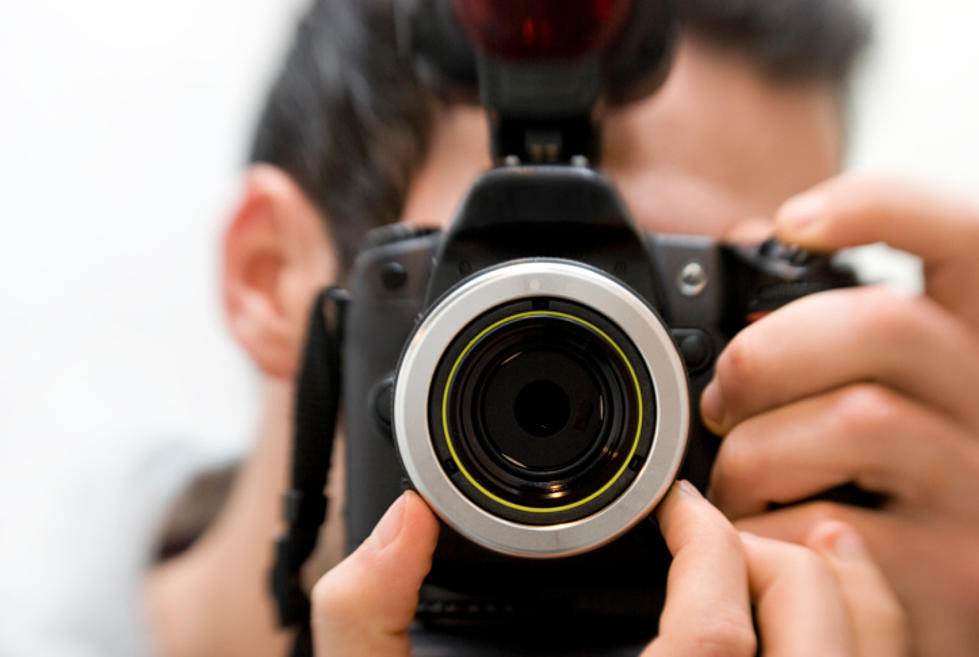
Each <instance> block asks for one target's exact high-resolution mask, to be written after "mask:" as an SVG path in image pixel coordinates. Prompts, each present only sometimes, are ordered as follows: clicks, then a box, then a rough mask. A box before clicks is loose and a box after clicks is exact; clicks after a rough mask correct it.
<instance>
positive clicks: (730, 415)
mask: <svg viewBox="0 0 979 657" xmlns="http://www.w3.org/2000/svg"><path fill="white" fill-rule="evenodd" d="M858 381H876V382H878V383H881V384H883V385H886V386H888V387H890V388H893V389H894V390H897V391H899V392H901V393H903V394H905V395H907V396H909V397H912V398H914V399H918V400H921V401H923V402H925V403H927V404H930V405H932V406H934V407H935V408H937V409H940V410H942V411H944V412H947V413H949V414H951V415H952V416H953V417H955V418H958V419H960V420H961V421H962V422H963V423H964V424H965V425H966V426H967V427H970V428H974V429H976V428H979V405H977V404H976V403H975V392H974V391H975V390H976V389H977V387H979V338H977V337H976V336H974V335H972V334H971V333H970V332H969V331H968V330H967V329H966V328H965V326H964V325H963V324H962V323H961V322H959V321H958V320H956V319H955V318H954V317H953V316H952V315H951V314H950V313H949V312H948V311H947V310H945V309H943V308H941V307H940V306H938V305H937V304H935V303H934V302H933V301H930V300H929V299H927V298H925V297H909V296H907V295H904V294H900V293H897V292H895V291H893V290H890V289H888V288H884V287H867V288H858V289H846V290H833V291H829V292H824V293H821V294H815V295H812V296H809V297H805V298H803V299H799V300H798V301H795V302H793V303H791V304H789V305H787V306H785V307H784V308H781V309H780V310H778V311H777V312H774V313H772V314H771V315H769V316H767V317H765V318H764V319H762V320H760V321H758V322H756V323H755V324H753V325H751V326H749V327H748V328H746V329H745V330H743V331H741V333H739V334H738V335H737V336H735V338H734V339H733V340H732V341H731V343H730V344H729V345H728V346H727V348H726V349H725V350H724V352H723V353H722V354H721V356H720V357H719V358H718V361H717V366H716V372H715V375H714V380H713V381H712V382H711V383H710V385H709V386H708V387H707V389H706V390H705V391H704V395H703V397H702V398H701V411H702V414H703V415H704V420H705V422H707V424H708V426H709V427H710V428H711V429H712V430H714V431H715V432H717V433H721V434H723V433H726V432H727V431H729V430H730V429H731V428H732V427H733V426H734V425H736V424H737V423H739V422H741V421H743V420H745V419H747V418H748V417H751V416H753V415H757V414H758V413H761V412H763V411H766V410H770V409H772V408H775V407H777V406H781V405H783V404H786V403H789V402H792V401H795V400H798V399H801V398H804V397H808V396H811V395H814V394H818V393H821V392H826V391H829V390H832V389H835V388H840V387H843V386H845V385H847V384H850V383H854V382H858Z"/></svg>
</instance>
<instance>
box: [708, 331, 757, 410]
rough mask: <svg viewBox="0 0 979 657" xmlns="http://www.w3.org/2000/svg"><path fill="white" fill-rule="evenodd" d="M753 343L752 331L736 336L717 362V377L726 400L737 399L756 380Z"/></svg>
mask: <svg viewBox="0 0 979 657" xmlns="http://www.w3.org/2000/svg"><path fill="white" fill-rule="evenodd" d="M752 343H753V340H752V338H751V331H750V330H745V331H742V332H741V333H738V334H737V335H736V336H734V339H733V340H731V342H730V343H729V344H728V345H727V347H726V348H725V349H724V352H723V353H722V354H721V356H720V358H718V360H717V367H716V376H717V380H718V382H719V383H720V384H721V389H722V391H723V393H724V399H725V400H730V399H733V398H735V397H736V396H737V392H738V391H739V390H741V389H742V388H744V387H745V386H749V385H750V384H751V382H752V381H754V380H755V378H756V375H757V372H756V367H755V364H756V362H757V358H756V357H755V347H754V345H753V344H752Z"/></svg>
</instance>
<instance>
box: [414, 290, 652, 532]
mask: <svg viewBox="0 0 979 657" xmlns="http://www.w3.org/2000/svg"><path fill="white" fill-rule="evenodd" d="M652 398H653V395H652V384H651V381H650V379H649V375H648V373H647V372H646V370H645V367H643V365H642V361H641V359H640V358H639V355H638V353H637V352H636V349H635V347H634V346H633V345H632V343H631V342H630V341H629V340H628V338H627V337H626V336H625V335H624V334H623V333H622V332H621V331H620V330H619V329H618V327H616V326H615V325H614V324H612V322H610V321H609V320H608V319H606V318H605V317H603V316H602V315H600V314H598V313H596V312H594V311H592V310H590V309H588V308H586V307H584V306H580V305H578V304H575V303H573V302H569V301H565V300H559V299H523V300H519V301H515V302H511V303H508V304H505V305H503V306H500V307H497V308H494V309H493V310H491V311H489V312H487V313H484V314H483V315H482V316H480V317H479V318H477V319H476V320H474V321H473V322H472V323H470V325H469V326H467V327H466V328H465V329H464V330H463V331H462V332H461V333H460V334H459V335H458V336H456V339H455V340H454V341H453V342H452V343H451V344H450V346H449V348H448V349H447V350H446V352H445V354H444V356H443V358H442V361H441V362H440V364H439V367H438V368H437V374H436V377H435V381H434V382H433V386H432V389H431V394H430V422H431V426H432V427H433V428H440V429H441V431H434V432H433V436H432V438H433V446H434V447H435V449H436V452H437V453H438V455H439V458H440V460H441V461H442V463H443V467H444V469H445V470H446V473H447V474H449V475H450V477H451V478H452V481H453V483H455V485H456V486H457V487H458V488H459V489H460V490H461V491H462V492H463V493H464V494H465V495H466V496H467V497H468V498H469V499H470V500H471V501H473V502H474V503H476V504H477V505H479V506H481V507H483V508H484V509H486V510H488V511H490V512H492V513H494V514H496V515H499V516H502V517H505V518H508V519H510V520H514V521H518V522H523V523H528V524H552V523H558V522H567V521H570V520H574V519H577V518H580V517H583V516H585V515H589V514H591V513H594V512H595V511H596V510H598V509H601V508H602V507H604V506H605V505H607V504H609V503H610V502H611V501H612V500H614V499H615V498H616V497H617V496H618V495H619V494H620V493H621V492H622V491H623V490H624V489H625V488H627V487H628V485H629V483H630V482H631V481H632V479H633V478H634V477H635V474H636V472H637V471H638V469H639V467H640V466H641V464H642V462H643V460H644V459H645V456H646V455H648V453H649V450H650V447H651V442H652V426H653V425H654V417H653V415H654V405H653V403H652Z"/></svg>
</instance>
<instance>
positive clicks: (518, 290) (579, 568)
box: [342, 2, 853, 632]
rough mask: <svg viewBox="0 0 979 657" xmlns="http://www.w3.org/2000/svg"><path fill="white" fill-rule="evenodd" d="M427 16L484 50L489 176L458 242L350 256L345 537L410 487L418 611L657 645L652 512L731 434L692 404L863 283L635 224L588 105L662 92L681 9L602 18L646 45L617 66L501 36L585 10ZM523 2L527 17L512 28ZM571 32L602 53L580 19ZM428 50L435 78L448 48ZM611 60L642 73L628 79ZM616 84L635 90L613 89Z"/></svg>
mask: <svg viewBox="0 0 979 657" xmlns="http://www.w3.org/2000/svg"><path fill="white" fill-rule="evenodd" d="M421 4H422V10H418V11H419V13H420V14H421V16H423V21H422V24H423V26H424V30H427V38H429V39H433V38H435V37H432V35H431V32H432V31H433V30H434V28H433V27H432V25H433V24H436V25H437V24H442V25H448V26H449V27H448V28H446V29H449V30H451V29H453V26H452V23H453V21H454V22H455V23H456V26H455V34H456V37H455V38H456V39H458V38H459V36H458V35H459V34H460V33H461V34H463V35H468V37H469V38H470V40H471V41H474V42H476V43H477V48H476V49H475V51H474V52H475V55H473V54H470V57H473V56H475V58H476V64H475V76H476V78H477V79H478V82H479V86H480V90H481V94H482V99H483V103H484V105H486V106H487V108H488V110H489V116H490V126H491V128H490V129H491V134H492V144H493V148H494V157H495V160H496V162H497V166H495V167H494V168H492V169H491V170H489V171H488V172H486V173H485V174H484V175H482V176H481V177H480V178H479V180H478V181H477V182H476V183H475V184H474V186H473V187H472V189H471V190H470V191H469V193H468V195H467V197H466V198H465V200H464V201H463V203H462V206H461V208H460V209H459V211H458V213H457V215H456V216H455V218H454V219H453V221H452V222H451V224H450V225H449V227H448V228H447V229H446V230H444V231H441V230H433V229H415V228H410V227H407V226H402V225H395V226H387V227H383V228H381V229H378V230H376V231H375V232H374V233H372V234H371V235H370V236H369V237H368V240H367V243H366V245H365V247H364V248H363V250H362V252H361V253H360V255H359V257H358V259H357V261H356V263H355V265H354V269H353V272H352V274H351V277H350V302H349V305H348V307H347V310H346V319H345V343H344V349H343V363H344V365H343V382H342V388H343V391H344V400H345V402H344V416H345V428H346V436H347V446H346V454H347V458H346V470H347V501H346V504H347V529H348V539H347V540H348V546H349V548H350V549H353V548H354V547H356V546H357V545H358V544H359V543H360V542H361V541H362V540H363V539H364V538H365V537H366V536H367V535H368V534H369V533H370V531H371V529H372V528H373V526H374V525H375V523H376V522H377V520H378V519H379V518H380V516H381V515H382V514H383V512H384V510H385V509H386V508H387V507H388V506H389V505H390V504H391V502H393V500H394V499H395V498H396V497H397V496H398V494H399V493H400V492H401V490H402V487H403V486H409V487H411V488H414V489H415V490H416V491H417V492H418V493H419V494H420V495H421V496H422V497H423V498H424V499H425V500H426V501H427V502H428V504H429V505H430V506H431V507H432V509H433V510H434V511H435V512H436V513H437V515H438V516H439V517H440V518H441V520H442V521H443V522H444V524H445V528H444V529H443V536H442V539H441V541H440V544H439V548H438V550H437V552H436V558H435V563H434V566H433V571H432V574H431V576H430V577H429V579H428V581H427V584H426V588H425V589H424V590H423V595H422V603H421V606H420V608H419V612H420V615H421V616H422V617H424V618H426V619H427V620H429V621H433V622H444V621H447V620H451V621H452V622H456V623H463V622H491V621H492V620H493V619H501V618H506V619H507V620H508V622H512V621H513V620H514V619H524V620H528V622H534V623H540V622H543V620H544V619H545V618H548V617H553V619H555V621H556V620H557V619H559V618H566V617H567V616H566V614H567V613H577V614H582V613H586V614H596V615H601V616H606V617H615V618H618V619H623V620H624V622H625V623H626V624H628V623H629V622H632V621H636V622H637V623H638V622H640V621H641V622H642V623H644V624H645V628H646V630H647V632H648V629H649V627H650V624H649V622H648V621H649V620H650V619H652V623H653V627H654V626H655V618H656V616H657V614H658V604H659V603H658V599H659V597H660V596H661V589H662V586H663V582H664V577H665V573H666V570H667V567H668V563H669V555H668V553H667V552H666V550H665V547H664V546H663V544H662V540H661V538H660V536H659V533H658V531H657V529H656V526H655V521H654V520H652V519H651V517H650V514H651V512H652V511H653V509H654V508H655V507H656V505H657V503H658V502H659V501H660V500H661V499H662V497H663V496H664V495H665V493H666V491H667V490H668V488H669V487H670V485H671V484H672V482H673V481H674V480H675V479H676V478H677V477H678V476H679V477H683V478H686V479H689V480H690V481H692V482H693V483H694V484H695V485H696V486H698V487H699V488H701V489H704V488H705V487H706V485H707V483H708V481H709V473H710V467H711V463H712V462H713V459H714V456H715V454H716V451H717V447H718V441H717V439H716V438H715V437H714V436H712V435H711V434H710V433H709V432H708V431H707V430H706V429H705V428H704V426H703V425H702V424H701V422H700V420H699V414H698V413H697V412H696V401H697V400H698V399H699V396H700V393H701V391H702V390H703V388H704V386H705V385H706V383H707V382H708V381H709V380H710V377H711V373H712V369H713V365H714V362H715V360H716V358H717V356H718V354H719V353H720V352H721V350H722V349H723V347H724V346H725V344H726V343H727V342H728V340H729V339H730V338H731V336H733V335H734V334H735V333H736V332H737V331H738V330H740V329H741V328H743V327H744V326H746V325H747V324H748V323H749V322H750V321H753V320H754V319H756V318H757V317H759V316H761V315H763V314H764V313H766V312H768V311H771V310H773V309H775V308H777V307H779V306H781V305H783V304H785V303H787V302H789V301H791V300H793V299H795V298H798V297H799V296H802V295H805V294H809V293H812V292H817V291H821V290H825V289H829V288H831V287H838V286H844V285H851V284H853V280H852V278H851V277H850V276H849V275H848V274H847V273H846V272H843V271H840V270H837V269H835V268H834V267H833V266H832V264H831V262H830V261H829V259H827V258H825V257H819V256H814V255H812V254H808V253H805V252H802V251H798V250H796V249H793V248H790V247H786V246H782V245H779V244H777V243H776V242H774V241H770V242H766V243H764V244H761V245H757V246H753V247H735V246H727V245H723V244H720V243H719V242H717V241H716V240H714V239H711V238H705V237H699V236H683V235H662V234H643V233H642V232H640V231H639V230H637V228H636V226H635V225H634V223H633V221H632V219H631V218H630V216H629V213H628V210H627V209H626V207H625V206H624V204H623V202H622V201H621V199H620V198H619V196H618V194H617V192H616V190H615V189H614V187H613V185H612V184H611V183H610V182H609V180H608V179H607V178H605V177H604V176H603V175H602V173H601V172H600V170H599V169H598V168H596V167H595V166H593V164H594V162H596V160H597V155H598V143H599V139H598V137H599V128H600V121H596V120H595V119H594V106H595V102H596V100H597V99H598V98H599V97H600V96H603V94H604V97H607V96H612V97H615V96H616V95H617V96H618V97H629V96H630V94H632V95H634V94H635V93H636V92H635V91H634V87H640V88H643V89H644V90H645V91H644V93H648V91H649V90H650V89H651V88H655V87H656V86H658V84H659V83H660V82H661V81H662V79H663V75H664V68H668V62H669V52H670V45H671V41H672V38H673V34H674V24H673V22H672V20H671V18H670V16H671V14H670V11H671V7H670V5H669V3H652V2H650V3H639V2H636V3H622V2H619V3H612V4H613V5H616V6H618V7H620V8H622V7H624V8H625V9H626V13H625V14H623V15H622V16H621V17H619V19H615V20H613V18H614V17H606V18H608V20H610V21H612V22H614V23H616V24H617V25H618V26H619V27H618V28H616V29H620V30H621V29H625V28H623V27H622V26H624V25H629V26H631V28H630V30H631V32H630V34H627V35H626V36H624V37H621V38H619V39H618V40H617V41H615V42H616V43H625V44H626V45H625V46H615V47H611V50H612V54H609V48H606V50H605V51H602V50H601V48H600V47H599V46H596V45H594V44H598V43H601V42H602V37H601V36H600V35H595V36H594V38H592V39H591V41H590V43H591V44H592V45H591V46H589V48H586V50H587V51H588V52H591V51H592V50H594V51H595V53H596V54H595V55H594V56H593V57H589V56H588V55H587V54H585V55H581V54H577V55H575V56H574V57H569V56H568V54H567V53H566V52H563V51H562V52H561V53H559V55H558V56H551V55H550V54H549V53H543V54H542V53H541V52H539V51H538V50H539V47H540V46H539V44H536V43H532V44H524V45H523V46H521V45H520V43H517V45H516V46H514V45H513V44H512V43H510V42H509V41H508V39H507V38H505V35H506V34H507V32H506V31H505V29H504V28H506V26H507V25H508V24H512V25H513V26H514V28H513V29H514V30H518V29H520V30H523V33H524V34H525V35H526V33H528V32H531V31H532V30H528V29H526V28H525V27H520V26H526V25H527V24H534V23H533V21H538V22H540V21H546V20H551V21H552V22H553V25H552V26H551V27H550V28H549V29H550V32H551V33H552V34H555V35H556V36H555V37H554V38H553V43H552V45H551V48H552V49H556V50H560V49H561V48H562V47H563V46H562V45H561V44H562V43H563V41H562V38H563V37H561V36H560V35H561V29H560V26H561V25H563V23H562V20H564V19H563V18H562V16H567V15H569V14H570V15H574V14H575V12H574V11H570V9H573V8H569V7H567V6H565V4H566V3H564V4H562V5H561V7H563V9H560V11H558V10H557V9H555V13H554V14H551V15H548V14H547V7H546V6H545V5H548V4H549V3H542V5H537V6H535V7H530V5H533V3H512V2H511V3H509V4H508V7H509V9H506V10H505V9H502V8H501V9H499V12H498V13H497V14H493V15H491V16H490V18H486V17H485V16H484V17H482V18H479V17H476V18H475V19H474V18H473V17H472V16H467V14H466V11H467V6H468V5H471V4H473V3H467V2H456V3H444V2H429V3H421ZM483 4H484V5H485V4H486V3H483ZM488 4H490V5H494V3H488ZM504 4H507V3H503V2H497V3H495V5H501V6H502V5H504ZM550 4H551V5H552V8H557V7H558V5H557V4H555V3H550ZM572 4H576V5H584V4H589V5H592V4H595V5H597V4H606V5H607V4H608V3H572ZM517 5H520V6H522V7H523V8H524V10H525V11H526V12H527V16H523V17H521V16H519V15H518V16H517V17H514V16H507V15H506V12H507V11H511V13H513V12H517V13H518V14H519V11H521V10H520V8H519V7H518V8H517V9H513V8H514V7H515V6H517ZM542 6H543V8H542ZM447 12H448V13H447ZM629 12H632V13H631V14H630V13H629ZM501 16H502V18H501ZM480 20H483V22H484V24H479V21H480ZM487 21H489V22H490V23H491V24H490V25H489V26H488V27H487V25H486V24H485V23H486V22H487ZM493 21H495V22H493ZM527 21H531V23H528V22H527ZM474 23H475V25H474ZM586 24H588V25H592V26H593V27H594V30H595V31H601V30H602V29H605V28H603V27H601V25H598V27H595V24H596V21H594V20H592V21H586ZM460 26H461V27H460ZM537 29H539V26H538V28H537ZM435 31H437V30H435ZM636 32H638V35H637V34H636ZM569 33H573V34H574V35H575V38H576V39H579V40H580V39H585V40H586V41H588V37H584V36H582V29H581V27H580V26H578V27H577V28H575V29H573V30H571V29H570V28H569ZM501 34H502V35H504V36H500V35H501ZM436 37H437V35H436ZM514 39H515V40H516V41H517V42H519V37H514ZM435 40H436V41H437V39H435ZM446 42H449V43H452V41H451V39H449V38H443V39H442V41H441V42H439V43H446ZM555 44H556V45H555ZM630 44H641V45H639V46H636V45H630ZM425 45H426V44H423V47H422V48H421V50H422V52H423V54H424V56H425V61H423V62H422V64H421V65H420V66H421V67H422V68H423V69H424V70H427V71H428V75H429V76H430V77H431V76H432V75H433V73H432V71H437V70H438V69H439V67H438V65H437V62H436V63H435V64H433V61H434V60H437V59H438V55H439V54H440V52H441V51H440V50H439V48H438V47H436V46H432V44H431V43H428V44H427V46H428V49H427V50H425V47H424V46H425ZM521 47H525V49H526V50H527V52H522V51H521V50H520V48H521ZM616 47H627V48H633V50H634V51H636V49H637V48H640V49H641V50H642V52H643V53H645V54H644V57H645V58H646V59H645V60H644V61H645V62H646V63H645V65H644V67H643V71H642V73H643V75H639V74H637V72H636V70H635V62H636V60H637V59H641V58H639V57H638V56H636V55H635V52H633V54H632V55H629V56H625V55H622V54H621V53H616V52H615V48H616ZM417 51H418V47H417V46H416V56H417ZM432 53H434V54H432ZM616 58H618V59H619V60H622V61H626V62H628V63H629V65H630V67H631V68H630V69H629V70H628V71H625V72H622V71H620V70H616V69H615V68H614V67H615V66H616V64H615V60H616ZM447 59H449V60H451V61H458V56H456V57H448V58H447ZM610 60H612V61H611V62H610ZM454 75H455V77H456V79H458V78H459V77H462V76H461V75H460V74H459V73H458V71H455V72H454ZM442 77H443V78H445V77H449V76H448V75H446V74H443V75H442ZM610 78H613V79H625V80H628V82H620V83H618V85H619V86H617V87H616V94H612V93H608V94H606V93H605V91H604V90H606V89H607V88H608V86H609V82H608V81H609V79H610ZM442 84H448V83H446V82H445V81H444V80H443V81H442ZM623 87H629V88H628V89H625V90H623Z"/></svg>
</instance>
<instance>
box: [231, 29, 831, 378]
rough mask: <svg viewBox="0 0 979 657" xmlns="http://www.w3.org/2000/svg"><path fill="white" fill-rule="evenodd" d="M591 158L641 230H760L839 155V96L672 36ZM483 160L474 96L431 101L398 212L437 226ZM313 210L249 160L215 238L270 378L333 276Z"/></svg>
mask: <svg viewBox="0 0 979 657" xmlns="http://www.w3.org/2000/svg"><path fill="white" fill-rule="evenodd" d="M603 128H604V131H603V153H602V162H601V168H602V170H604V171H605V172H606V173H607V174H609V175H610V177H611V178H612V180H613V182H614V183H615V184H616V185H617V187H618V189H619V190H620V192H621V193H622V196H623V197H624V199H625V201H626V204H627V205H628V207H629V208H630V210H631V212H632V214H633V217H634V219H635V220H636V222H637V224H638V225H639V227H640V228H642V229H643V230H646V231H660V232H675V233H691V234H703V235H713V236H717V237H721V238H726V239H729V240H760V239H762V238H763V237H765V236H766V231H767V226H768V218H769V217H771V216H772V214H773V213H774V211H775V209H776V208H777V207H778V206H779V205H780V204H781V203H782V202H783V201H785V200H786V199H788V198H789V197H790V196H792V195H794V194H796V193H797V192H800V191H802V190H804V189H806V188H808V187H810V186H812V185H814V184H815V183H817V182H820V181H822V180H824V179H825V178H828V177H829V176H831V175H833V174H834V173H835V172H836V171H837V170H838V169H839V167H840V163H841V159H842V154H843V127H842V121H841V118H840V112H839V106H838V101H837V99H836V98H835V96H834V95H833V93H832V90H831V89H830V88H829V87H823V86H819V85H814V84H806V85H796V86H789V85H785V84H772V83H770V82H766V81H765V80H763V79H762V78H761V77H760V76H759V75H758V74H757V73H756V72H755V71H753V70H752V69H751V67H750V66H749V65H748V64H746V63H745V62H743V61H742V60H740V59H738V58H736V57H734V56H732V55H731V54H730V53H726V52H720V51H717V50H712V49H711V48H709V47H707V46H704V45H703V44H701V43H699V42H697V41H696V40H691V39H686V40H684V41H683V42H682V43H681V46H680V48H679V51H678V53H677V57H676V61H675V62H674V65H673V68H672V71H671V74H670V77H669V79H668V80H667V82H666V84H665V85H664V87H663V88H662V89H661V90H660V91H659V92H658V93H656V94H654V95H652V96H651V97H649V98H647V99H645V100H642V101H640V102H637V103H634V104H632V105H629V106H626V107H622V108H617V109H613V110H611V111H610V112H609V113H608V116H607V118H606V121H605V123H604V126H603ZM489 166H490V156H489V146H488V133H487V127H486V119H485V116H484V113H483V111H482V110H481V109H480V108H477V107H451V108H446V109H441V110H439V111H438V115H437V117H436V121H435V128H434V134H433V139H432V143H431V145H430V150H429V155H428V159H427V160H426V163H425V165H424V166H423V167H422V170H421V171H420V172H419V174H418V175H417V177H416V178H415V180H414V181H413V183H412V185H411V187H410V188H409V190H408V194H407V196H406V203H405V210H404V213H403V216H402V220H404V221H407V222H410V223H414V224H418V225H429V226H431V225H436V226H438V225H441V226H445V225H446V224H448V223H449V222H450V221H451V219H452V217H453V215H454V213H455V212H456V209H457V207H458V206H459V204H460V202H461V200H462V197H463V195H464V194H465V192H466V190H467V189H468V188H469V187H470V185H472V183H473V182H474V181H475V179H476V177H477V176H478V175H479V174H480V173H481V172H483V171H485V170H486V169H487V168H488V167H489ZM328 240H329V237H328V235H327V234H326V231H325V229H324V222H323V221H322V217H321V216H320V215H319V214H318V212H317V211H316V209H315V208H314V206H313V204H312V203H311V202H310V201H309V199H308V198H307V197H306V196H305V195H304V194H303V193H302V191H301V190H300V189H299V187H298V186H297V185H296V184H295V183H294V182H293V181H292V180H291V179H289V178H288V176H286V175H285V174H284V173H282V172H281V171H279V170H276V169H273V168H272V167H261V166H259V167H255V168H253V169H252V170H251V171H250V172H249V176H248V178H247V181H246V185H245V193H244V195H243V198H242V202H241V204H240V205H239V207H238V209H237V212H236V214H235V216H234V218H233V221H232V223H231V226H230V228H229V230H228V235H227V240H226V244H225V272H224V273H225V277H224V278H225V306H226V313H227V315H228V320H229V325H230V327H231V329H232V332H233V333H234V334H235V337H236V338H237V340H238V341H239V342H240V343H241V344H242V346H243V347H244V348H245V350H246V351H247V352H248V353H249V355H250V356H251V358H252V360H253V361H254V362H255V363H256V364H257V365H258V366H259V368H260V369H261V370H262V371H263V372H264V373H265V374H266V375H268V376H270V377H271V378H273V379H283V380H289V379H291V378H292V375H293V373H294V372H295V369H296V366H297V361H298V354H299V352H300V349H301V346H302V337H303V329H304V324H305V317H306V313H307V310H308V307H309V303H310V301H311V300H312V298H313V295H314V294H315V293H316V291H317V290H319V289H321V288H322V287H323V286H325V285H327V284H329V283H330V282H331V281H334V280H336V274H337V268H336V263H335V261H334V259H333V257H332V253H333V250H332V249H331V248H330V245H329V241H328Z"/></svg>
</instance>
